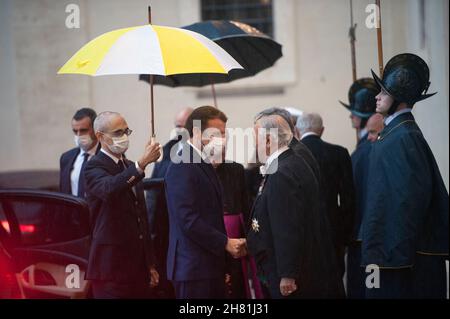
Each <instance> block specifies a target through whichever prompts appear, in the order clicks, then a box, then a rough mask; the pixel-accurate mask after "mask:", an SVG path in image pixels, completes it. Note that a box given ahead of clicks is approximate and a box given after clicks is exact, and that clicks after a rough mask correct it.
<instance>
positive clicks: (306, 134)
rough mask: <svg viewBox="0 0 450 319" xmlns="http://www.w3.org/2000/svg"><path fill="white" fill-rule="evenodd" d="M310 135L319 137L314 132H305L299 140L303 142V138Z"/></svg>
mask: <svg viewBox="0 0 450 319" xmlns="http://www.w3.org/2000/svg"><path fill="white" fill-rule="evenodd" d="M310 135H315V136H319V134H317V133H314V132H306V133H305V134H302V137H301V138H300V140H303V139H304V138H305V137H307V136H310Z"/></svg>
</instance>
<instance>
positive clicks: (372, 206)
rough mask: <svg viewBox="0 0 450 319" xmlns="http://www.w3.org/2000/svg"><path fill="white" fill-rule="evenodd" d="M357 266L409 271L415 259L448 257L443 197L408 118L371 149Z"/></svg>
mask: <svg viewBox="0 0 450 319" xmlns="http://www.w3.org/2000/svg"><path fill="white" fill-rule="evenodd" d="M370 157H371V160H370V168H369V177H368V196H367V204H366V206H365V212H364V218H363V223H362V263H363V265H367V264H376V265H378V266H379V267H412V266H413V265H414V264H415V260H416V254H423V255H428V256H432V255H436V256H448V238H449V234H448V231H449V224H448V219H449V207H448V192H447V190H446V188H445V185H444V182H443V180H442V176H441V173H440V172H439V168H438V166H437V164H436V161H435V159H434V156H433V153H432V152H431V149H430V147H429V146H428V143H427V142H426V140H425V138H424V137H423V135H422V132H421V131H420V128H419V127H418V126H417V123H416V122H415V120H414V116H413V115H412V113H410V112H408V113H404V114H401V115H399V116H397V117H396V118H394V119H393V120H392V122H391V123H389V125H387V126H386V127H385V128H384V130H383V131H382V132H381V134H380V138H379V139H378V141H376V142H375V143H374V144H373V145H372V152H371V154H370Z"/></svg>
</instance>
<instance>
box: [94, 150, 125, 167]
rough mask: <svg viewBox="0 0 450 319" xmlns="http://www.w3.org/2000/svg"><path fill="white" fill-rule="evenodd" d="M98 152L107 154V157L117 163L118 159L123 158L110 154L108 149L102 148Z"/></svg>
mask: <svg viewBox="0 0 450 319" xmlns="http://www.w3.org/2000/svg"><path fill="white" fill-rule="evenodd" d="M100 152H102V153H104V154H106V155H107V156H109V158H111V159H112V160H113V161H114V163H116V164H119V161H120V160H123V156H121V157H120V158H117V157H115V156H114V155H112V154H110V153H109V152H108V151H106V150H104V149H103V148H102V149H101V150H100Z"/></svg>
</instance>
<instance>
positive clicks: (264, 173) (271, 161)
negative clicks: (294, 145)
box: [259, 146, 289, 176]
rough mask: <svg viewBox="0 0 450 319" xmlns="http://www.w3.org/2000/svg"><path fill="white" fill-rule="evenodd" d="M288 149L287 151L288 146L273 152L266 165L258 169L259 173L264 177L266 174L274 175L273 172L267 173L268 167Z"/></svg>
mask: <svg viewBox="0 0 450 319" xmlns="http://www.w3.org/2000/svg"><path fill="white" fill-rule="evenodd" d="M288 149H289V147H288V146H283V147H281V148H279V149H278V150H276V151H275V152H273V153H272V154H271V155H270V156H269V158H268V159H267V161H266V164H264V165H262V166H260V167H259V172H260V173H261V175H263V176H264V175H266V174H272V173H274V172H273V170H270V171H269V168H270V165H271V164H272V163H273V161H275V160H276V159H277V158H278V157H279V156H280V155H281V154H283V153H284V152H286V151H287V150H288Z"/></svg>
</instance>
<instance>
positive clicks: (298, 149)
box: [255, 107, 320, 181]
mask: <svg viewBox="0 0 450 319" xmlns="http://www.w3.org/2000/svg"><path fill="white" fill-rule="evenodd" d="M269 115H278V116H281V117H282V118H283V119H284V120H285V121H286V122H287V123H288V125H289V129H290V130H291V132H292V134H293V137H292V140H291V142H290V143H289V148H291V149H292V150H293V151H294V153H295V154H296V155H297V156H300V157H301V158H302V159H303V160H304V161H305V162H306V164H308V166H309V167H310V168H311V170H312V171H313V173H314V176H315V177H316V179H317V180H319V181H320V168H319V164H318V163H317V161H316V159H315V158H314V155H313V154H312V153H311V151H310V150H309V149H308V148H307V147H306V146H305V144H303V143H302V142H301V141H299V140H298V139H297V138H296V137H295V136H296V134H297V130H296V127H295V123H296V122H293V118H295V116H293V115H292V114H291V113H289V111H287V110H286V109H282V108H279V107H271V108H268V109H265V110H264V111H262V112H260V113H258V114H257V115H256V116H255V121H257V120H258V119H259V118H260V117H263V116H269Z"/></svg>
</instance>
